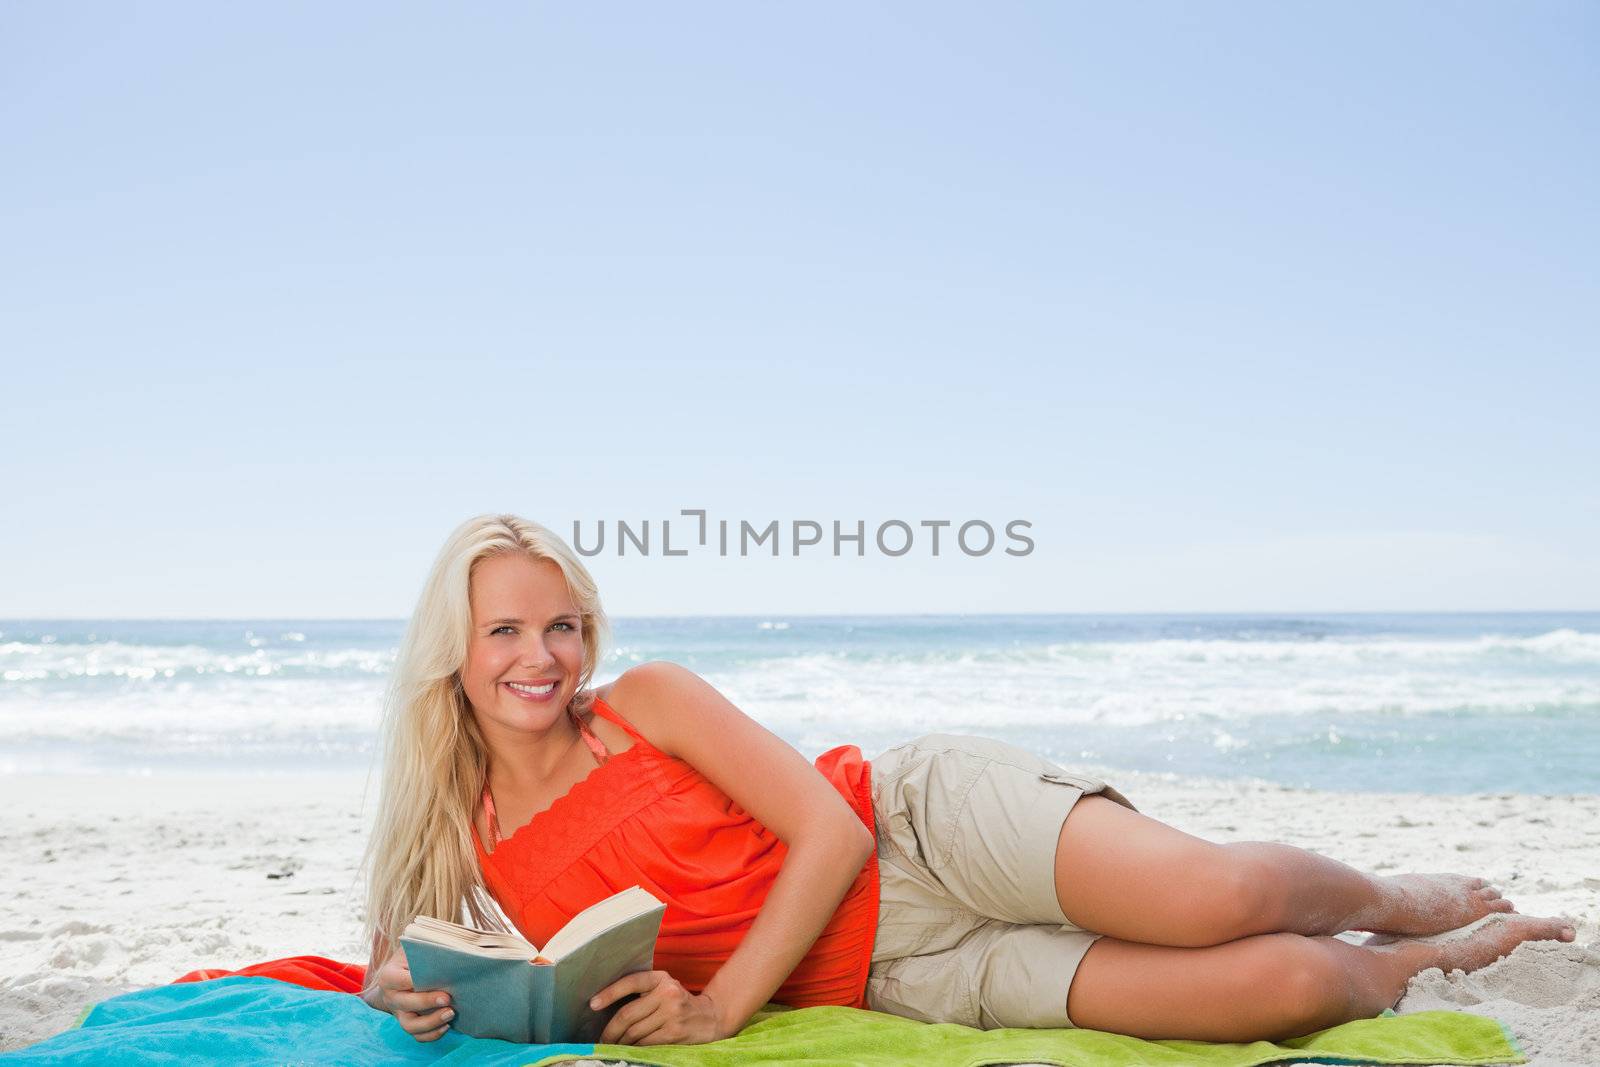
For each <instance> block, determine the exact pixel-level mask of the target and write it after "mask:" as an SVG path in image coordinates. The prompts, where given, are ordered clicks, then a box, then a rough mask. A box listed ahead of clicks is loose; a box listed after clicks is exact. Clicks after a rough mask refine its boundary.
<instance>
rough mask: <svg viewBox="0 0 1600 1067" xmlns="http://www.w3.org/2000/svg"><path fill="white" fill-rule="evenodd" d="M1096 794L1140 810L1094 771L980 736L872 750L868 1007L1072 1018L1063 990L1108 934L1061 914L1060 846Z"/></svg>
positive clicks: (985, 1016)
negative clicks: (874, 844)
mask: <svg viewBox="0 0 1600 1067" xmlns="http://www.w3.org/2000/svg"><path fill="white" fill-rule="evenodd" d="M1087 793H1101V794H1104V795H1105V796H1107V797H1110V798H1111V799H1112V800H1115V801H1117V802H1118V803H1119V804H1122V805H1124V806H1126V807H1129V808H1133V805H1132V804H1131V803H1129V802H1128V800H1127V798H1126V797H1124V796H1123V795H1122V794H1121V793H1119V792H1118V791H1117V790H1115V789H1113V788H1111V787H1110V786H1109V785H1107V784H1106V783H1105V782H1103V781H1101V780H1100V779H1098V778H1089V777H1086V776H1084V775H1079V774H1072V773H1070V772H1068V771H1065V770H1063V769H1062V768H1060V767H1058V766H1056V765H1055V764H1053V763H1051V762H1049V761H1048V760H1044V759H1041V758H1040V757H1038V756H1035V755H1034V754H1033V753H1031V752H1028V751H1026V750H1024V749H1020V748H1017V747H1015V746H1014V745H1008V744H1005V743H1003V742H1000V741H991V740H988V739H986V738H981V737H961V736H956V735H952V734H930V735H929V736H927V737H919V738H918V739H917V740H915V741H910V742H907V743H905V744H903V745H896V746H894V747H893V748H891V749H889V750H888V751H887V752H884V753H883V754H882V755H880V756H878V757H877V758H876V759H874V760H873V761H872V808H873V814H874V815H875V816H876V818H877V823H878V874H879V910H878V932H877V937H876V940H875V941H874V942H873V947H872V967H871V970H870V971H869V972H868V976H867V989H866V994H867V996H866V999H867V1007H869V1008H871V1009H872V1010H873V1011H883V1012H890V1013H892V1014H894V1015H902V1016H906V1017H907V1018H911V1019H920V1020H922V1021H924V1022H939V1023H960V1024H961V1025H963V1026H972V1027H976V1028H978V1029H982V1030H992V1029H996V1028H999V1027H1008V1026H1018V1027H1069V1026H1072V1025H1073V1024H1072V1020H1070V1019H1069V1018H1067V990H1068V988H1069V987H1070V986H1071V984H1072V976H1073V974H1074V973H1076V971H1077V969H1078V964H1079V962H1080V961H1081V960H1082V959H1083V955H1084V953H1086V952H1087V951H1089V946H1090V945H1092V944H1094V942H1095V940H1096V939H1097V938H1099V937H1100V936H1101V935H1100V934H1096V933H1093V932H1090V931H1087V930H1084V929H1083V928H1082V927H1079V926H1074V925H1073V924H1072V923H1071V922H1069V921H1068V920H1067V917H1066V915H1065V914H1063V913H1062V911H1061V904H1060V902H1059V901H1058V900H1057V899H1056V890H1055V852H1056V843H1057V841H1058V840H1059V838H1060V835H1061V825H1062V823H1063V822H1065V821H1066V818H1067V813H1068V812H1070V811H1071V810H1072V805H1073V804H1075V803H1077V801H1078V798H1079V797H1080V796H1083V795H1085V794H1087ZM1134 810H1135V811H1137V810H1138V809H1137V808H1134Z"/></svg>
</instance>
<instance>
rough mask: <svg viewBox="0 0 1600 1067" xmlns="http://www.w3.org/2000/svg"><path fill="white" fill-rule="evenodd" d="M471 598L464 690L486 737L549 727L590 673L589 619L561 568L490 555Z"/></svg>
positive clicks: (482, 564)
mask: <svg viewBox="0 0 1600 1067" xmlns="http://www.w3.org/2000/svg"><path fill="white" fill-rule="evenodd" d="M471 600H472V637H471V639H470V640H469V641H468V642H467V662H466V664H465V666H463V667H462V668H461V686H462V688H463V689H465V690H466V693H467V699H468V700H469V701H470V702H471V703H472V710H473V714H474V715H475V716H476V717H477V720H478V725H479V728H480V729H482V730H483V731H484V733H485V734H486V735H493V734H496V733H503V732H508V731H509V732H515V733H529V732H534V733H538V732H542V731H544V730H547V729H549V728H550V726H551V725H552V724H554V723H555V722H556V721H557V720H558V719H559V718H560V717H561V715H562V714H563V713H564V710H565V708H566V706H567V702H568V701H570V700H571V699H572V696H573V694H574V693H575V692H577V688H578V676H579V674H580V673H581V672H582V670H583V631H582V629H581V627H582V620H581V619H580V618H579V616H578V606H577V605H576V604H574V603H573V602H572V597H571V595H570V594H569V593H568V592H567V583H566V579H565V577H564V576H563V575H562V573H561V568H560V567H558V566H556V564H555V563H553V562H551V561H550V560H547V559H542V560H533V559H529V558H528V557H527V556H524V555H521V554H508V555H499V556H491V557H489V558H488V559H484V560H480V561H479V562H478V565H477V566H476V567H474V568H473V571H472V586H471ZM547 685H548V686H551V688H550V689H549V690H548V691H541V690H543V689H544V687H545V686H547Z"/></svg>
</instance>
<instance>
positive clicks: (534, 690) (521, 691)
mask: <svg viewBox="0 0 1600 1067" xmlns="http://www.w3.org/2000/svg"><path fill="white" fill-rule="evenodd" d="M505 687H506V689H507V690H509V691H510V692H511V694H512V695H513V696H515V697H516V698H517V699H518V700H526V701H529V702H530V703H534V704H542V703H544V702H545V701H548V700H549V699H550V698H551V697H552V696H554V695H555V691H556V683H554V682H545V683H544V684H542V685H535V684H531V683H530V684H524V683H521V682H506V683H505Z"/></svg>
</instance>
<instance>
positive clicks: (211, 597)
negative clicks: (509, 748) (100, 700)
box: [0, 3, 1600, 617]
mask: <svg viewBox="0 0 1600 1067" xmlns="http://www.w3.org/2000/svg"><path fill="white" fill-rule="evenodd" d="M1597 41H1600V7H1596V6H1595V5H1593V4H1584V3H1571V4H1555V3H1528V4H1499V3H1495V4H1473V3H1438V4H1422V3H1402V4H1387V3H1382V4H1380V3H1369V4H1342V3H1341V4H1322V5H1310V4H1293V5H1285V4H1272V3H1237V4H1226V5H1187V4H1177V3H1171V4H1139V5H1121V4H1099V5H1089V4H1077V5H1067V4H1056V3H1039V4H1022V3H1009V4H1002V5H967V4H963V5H944V4H932V3H914V4H913V3H899V4H890V5H859V4H820V5H819V4H807V5H788V6H783V5H766V4H762V5H747V4H733V3H728V4H689V5H678V4H671V5H663V4H629V5H615V4H608V5H594V4H561V5H558V4H539V5H534V4H517V5H512V4H478V5H468V6H461V5H454V6H448V7H443V6H438V5H415V4H399V3H384V4H336V5H328V4H286V3H285V4H279V3H274V4H257V5H222V6H218V5H214V4H179V3H162V4H130V5H124V4H94V5H81V4H79V5H60V4H30V5H21V4H12V5H6V6H5V7H4V8H0V138H3V142H0V145H3V153H4V160H5V163H4V166H3V167H0V211H3V221H0V359H3V361H4V376H3V385H0V389H3V392H0V450H3V457H4V458H3V468H0V469H3V470H4V482H3V495H0V500H3V504H0V508H3V512H0V616H17V615H22V616H50V617H70V616H116V617H173V616H230V617H239V616H263V615H265V616H303V617H320V616H400V615H404V614H405V613H407V612H408V611H409V610H410V606H411V604H412V603H413V600H414V597H415V595H416V592H417V590H418V587H419V584H420V581H421V578H422V573H423V570H424V568H425V567H426V565H427V563H428V562H429V560H430V559H431V558H432V555H433V553H434V551H435V550H436V548H437V546H438V544H439V543H440V541H441V540H442V539H443V537H444V535H445V534H446V533H447V532H448V531H449V530H450V529H451V528H452V527H453V526H454V525H455V523H456V522H458V521H459V520H460V519H462V518H465V517H466V516H468V515H471V514H475V513H478V512H481V511H490V510H511V511H516V512H518V513H521V514H523V515H526V516H528V517H531V518H535V519H537V520H539V521H542V522H545V523H546V524H548V525H550V526H552V527H554V528H556V529H557V530H558V531H559V532H562V533H564V534H565V533H568V532H570V528H571V525H572V522H573V521H574V520H575V519H577V520H583V521H585V522H586V523H591V524H592V523H595V522H598V521H600V520H602V519H603V520H606V521H607V522H608V523H609V522H613V521H615V520H617V519H630V520H633V521H634V522H636V523H637V522H640V521H642V520H644V519H653V520H655V521H656V523H657V524H658V523H659V521H660V520H661V519H662V518H666V517H670V516H673V515H675V514H676V513H677V511H678V509H680V508H694V507H703V508H706V509H708V510H709V511H710V512H711V516H712V518H713V519H715V518H719V517H720V518H727V519H730V520H733V521H734V522H735V523H736V522H737V521H738V520H739V519H745V520H748V521H751V522H753V523H756V524H758V525H759V524H765V523H766V522H768V521H770V520H772V519H779V520H783V521H787V520H789V519H793V518H813V519H816V520H819V521H822V522H824V523H830V522H831V521H833V520H840V521H843V522H846V523H851V524H853V523H854V522H855V521H856V520H857V519H862V520H866V521H867V522H868V525H869V527H871V526H873V525H876V524H877V523H878V522H881V521H884V520H887V519H892V518H900V519H904V520H905V521H908V522H911V523H913V524H915V523H916V522H918V521H920V520H923V519H929V520H932V519H950V520H953V521H955V522H958V523H959V522H961V521H965V520H967V519H973V518H980V519H985V520H988V521H990V522H991V523H993V524H995V525H996V526H1000V525H1003V524H1004V523H1005V522H1006V521H1009V520H1011V519H1015V518H1022V519H1026V520H1028V521H1030V522H1031V523H1032V524H1033V528H1032V531H1031V535H1032V536H1033V538H1034V540H1035V542H1036V547H1035V549H1034V551H1033V553H1032V554H1031V555H1029V556H1027V557H1024V558H1011V557H1005V556H1003V555H1000V554H999V553H995V554H992V555H990V556H986V557H982V558H966V557H963V556H961V555H959V554H955V555H951V554H949V553H948V552H947V553H946V554H944V555H942V556H941V557H940V558H937V559H935V558H933V557H931V556H929V555H927V554H926V553H925V552H921V551H917V550H914V551H913V552H912V554H910V555H908V556H905V557H902V558H900V559H889V558H884V557H882V556H878V555H876V554H875V552H869V555H868V557H867V558H866V559H854V558H851V557H846V558H840V559H836V558H832V557H831V556H829V557H817V558H814V559H800V560H795V559H792V558H789V557H785V558H781V559H778V560H773V559H771V558H749V559H738V558H719V557H717V556H715V555H701V556H691V557H688V558H680V559H666V558H662V557H660V556H659V555H658V556H654V557H650V558H643V559H640V558H624V559H618V558H616V557H615V556H602V557H597V558H596V559H595V560H593V561H592V568H593V570H594V572H595V574H596V577H597V578H598V579H599V580H600V582H601V584H602V591H603V594H604V596H605V599H606V602H607V605H608V607H609V608H610V609H611V610H612V611H614V612H616V613H618V614H661V613H714V614H720V613H774V614H776V613H782V612H796V613H799V612H940V611H952V612H954V611H1147V610H1157V611H1159V610H1215V611H1229V610H1287V611H1313V610H1364V609H1372V610H1382V609H1419V610H1434V609H1522V608H1527V609H1533V608H1549V609H1560V608H1596V607H1600V494H1597V492H1596V477H1595V471H1596V468H1597V466H1600V430H1597V428H1596V427H1597V420H1596V418H1595V408H1596V399H1597V394H1600V390H1597V385H1600V371H1597V370H1596V357H1597V354H1600V353H1597V351H1596V349H1597V338H1600V312H1597V308H1600V292H1597V283H1596V279H1597V278H1600V252H1597V250H1600V222H1597V211H1600V209H1597V204H1600V200H1597V198H1596V196H1595V195H1594V194H1595V176H1596V175H1597V174H1600V152H1597V150H1596V144H1597V140H1596V124H1595V121H1594V116H1595V111H1596V103H1597V101H1600V75H1597V67H1596V64H1595V62H1594V56H1595V47H1596V43H1597ZM658 536H659V535H658Z"/></svg>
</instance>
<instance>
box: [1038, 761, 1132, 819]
mask: <svg viewBox="0 0 1600 1067" xmlns="http://www.w3.org/2000/svg"><path fill="white" fill-rule="evenodd" d="M1039 777H1040V778H1041V779H1043V780H1044V781H1046V782H1054V783H1056V784H1057V785H1070V786H1072V787H1073V788H1075V789H1077V790H1078V791H1079V792H1081V793H1082V794H1083V795H1084V796H1091V795H1093V796H1102V797H1105V798H1106V799H1107V800H1114V801H1116V802H1117V803H1118V804H1121V805H1122V806H1123V807H1125V808H1127V809H1128V810H1129V811H1138V810H1139V809H1138V808H1136V807H1134V806H1133V801H1131V800H1129V799H1128V798H1127V797H1125V796H1123V795H1122V794H1121V793H1120V792H1119V791H1117V790H1116V789H1113V788H1112V787H1111V786H1110V785H1108V784H1107V783H1106V782H1105V780H1104V779H1101V778H1095V777H1092V776H1091V775H1087V774H1072V773H1069V772H1067V771H1062V770H1055V771H1042V772H1040V774H1039Z"/></svg>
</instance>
